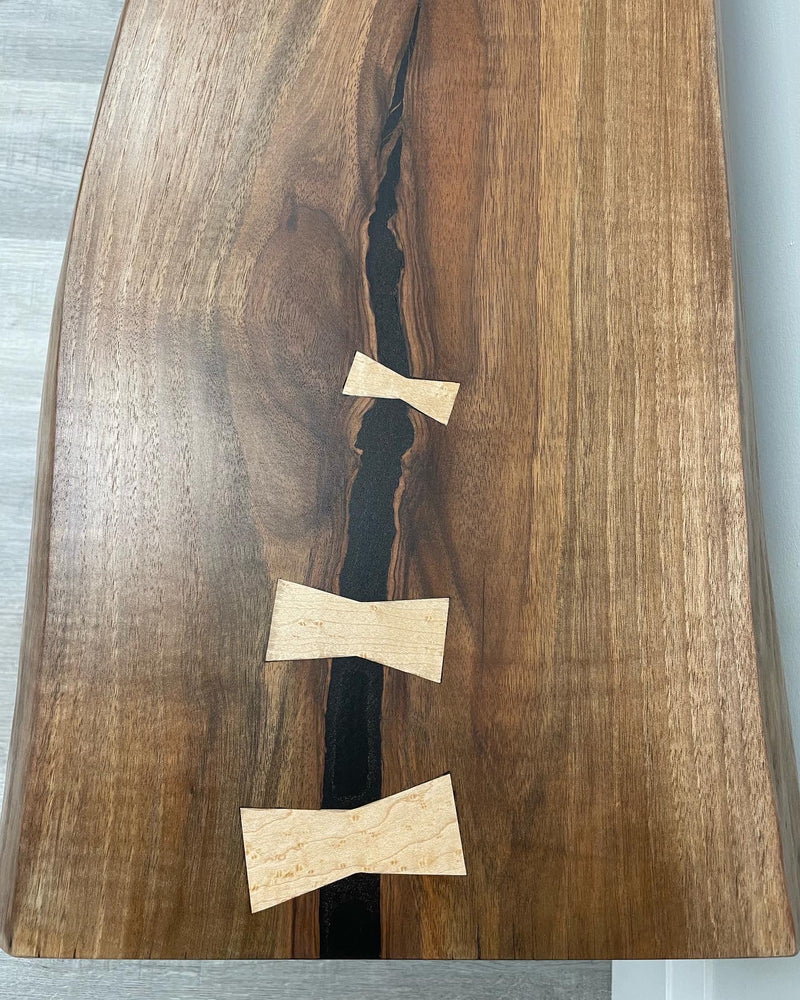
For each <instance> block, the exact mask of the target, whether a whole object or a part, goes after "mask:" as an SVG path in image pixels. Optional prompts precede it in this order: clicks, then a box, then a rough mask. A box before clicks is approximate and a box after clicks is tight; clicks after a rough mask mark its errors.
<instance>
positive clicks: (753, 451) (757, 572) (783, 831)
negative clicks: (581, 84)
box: [730, 208, 800, 957]
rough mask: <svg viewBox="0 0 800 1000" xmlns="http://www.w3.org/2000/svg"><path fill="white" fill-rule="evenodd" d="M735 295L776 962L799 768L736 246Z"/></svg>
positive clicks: (798, 853) (793, 913) (797, 857)
mask: <svg viewBox="0 0 800 1000" xmlns="http://www.w3.org/2000/svg"><path fill="white" fill-rule="evenodd" d="M730 221H731V230H732V233H733V234H734V236H735V233H736V220H735V216H734V212H733V209H732V208H731V209H730ZM733 247H734V251H733V259H734V282H733V284H734V294H735V297H736V362H737V367H738V370H739V379H738V382H739V406H740V414H741V436H742V448H741V451H742V472H743V478H744V488H745V496H746V505H745V506H746V512H747V545H748V563H749V573H750V599H751V603H752V610H753V625H754V628H753V632H754V637H755V646H756V664H757V668H758V689H759V694H760V697H761V713H762V719H763V724H762V730H763V732H764V741H765V744H766V750H767V754H766V756H767V762H768V765H769V770H770V775H771V777H772V787H773V795H772V807H773V809H774V812H775V818H776V822H777V826H778V829H779V831H780V840H781V852H782V861H783V877H784V884H785V886H786V895H787V898H788V911H789V912H788V918H789V921H790V923H791V924H792V927H793V936H792V941H791V942H789V943H788V945H787V946H786V947H784V948H779V949H776V951H775V956H776V957H782V956H791V955H796V954H797V953H798V950H800V935H798V930H799V929H800V928H798V921H800V786H798V779H797V769H796V767H795V759H796V758H795V748H794V740H793V738H792V727H791V720H790V718H789V703H788V698H787V692H786V679H785V676H784V672H783V665H782V662H781V651H780V641H779V638H778V629H777V623H776V621H775V607H774V602H773V597H772V582H771V580H770V573H769V559H768V555H767V543H766V536H765V532H764V511H763V506H762V502H761V488H760V485H759V473H758V442H757V439H756V426H755V411H754V405H753V391H752V381H751V377H750V354H749V347H748V343H747V336H746V322H745V316H744V308H743V304H742V297H741V272H740V268H739V261H738V258H737V256H736V249H735V248H736V242H735V239H734V241H733Z"/></svg>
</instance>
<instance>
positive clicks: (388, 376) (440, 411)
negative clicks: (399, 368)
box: [342, 351, 458, 424]
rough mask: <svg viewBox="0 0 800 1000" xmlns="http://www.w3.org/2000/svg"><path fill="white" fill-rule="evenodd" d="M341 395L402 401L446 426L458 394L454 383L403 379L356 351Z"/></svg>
mask: <svg viewBox="0 0 800 1000" xmlns="http://www.w3.org/2000/svg"><path fill="white" fill-rule="evenodd" d="M342 392H343V393H344V394H345V396H379V397H381V398H383V399H402V400H405V402H406V403H408V404H409V406H413V407H414V409H416V410H419V411H420V412H421V413H425V414H427V416H429V417H433V419H434V420H438V421H439V423H440V424H447V422H448V421H449V420H450V414H451V413H452V412H453V404H454V403H455V401H456V395H457V393H458V383H457V382H438V381H437V380H436V379H421V378H406V377H405V376H404V375H398V373H397V372H393V371H392V370H391V368H387V367H386V366H385V365H382V364H380V362H378V361H375V360H373V359H372V358H368V357H367V356H366V354H362V353H361V351H356V356H355V357H354V358H353V363H352V365H351V366H350V371H349V372H348V373H347V381H346V382H345V384H344V389H342Z"/></svg>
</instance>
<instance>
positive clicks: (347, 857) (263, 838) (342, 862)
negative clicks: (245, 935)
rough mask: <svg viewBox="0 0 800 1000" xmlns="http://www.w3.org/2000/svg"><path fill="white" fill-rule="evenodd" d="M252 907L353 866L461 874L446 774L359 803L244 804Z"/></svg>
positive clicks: (326, 881) (461, 861) (365, 869)
mask: <svg viewBox="0 0 800 1000" xmlns="http://www.w3.org/2000/svg"><path fill="white" fill-rule="evenodd" d="M241 819H242V834H243V836H244V851H245V859H246V862H247V881H248V885H249V888H250V905H251V907H252V910H253V912H254V913H255V912H256V911H258V910H263V909H266V908H267V907H270V906H276V905H277V904H278V903H283V902H285V901H286V900H288V899H292V898H293V897H295V896H299V895H301V894H302V893H305V892H311V891H312V890H313V889H319V888H320V887H321V886H323V885H328V884H329V883H331V882H335V881H337V880H339V879H342V878H346V877H347V876H348V875H353V874H355V873H356V872H373V873H377V874H386V875H389V874H391V875H466V873H467V872H466V868H465V866H464V853H463V851H462V848H461V837H460V835H459V829H458V816H457V815H456V805H455V800H454V799H453V786H452V782H451V780H450V775H449V774H445V775H443V776H442V777H441V778H435V779H434V780H433V781H428V782H426V783H425V784H423V785H417V786H416V787H415V788H408V789H406V790H405V791H403V792H398V793H397V794H396V795H390V796H388V797H387V798H385V799H380V800H379V801H377V802H371V803H369V804H368V805H365V806H359V808H357V809H319V810H308V809H242V810H241Z"/></svg>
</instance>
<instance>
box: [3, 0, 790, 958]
mask: <svg viewBox="0 0 800 1000" xmlns="http://www.w3.org/2000/svg"><path fill="white" fill-rule="evenodd" d="M716 74H717V67H716V58H715V49H714V21H713V10H712V0H677V2H676V0H616V2H611V0H583V2H581V0H577V2H575V0H569V2H567V0H458V2H456V0H422V2H421V3H420V4H419V6H418V5H417V3H416V0H391V2H388V0H348V2H347V3H336V2H333V0H257V2H256V0H230V2H226V3H220V2H216V0H129V2H128V4H127V6H126V8H125V12H124V15H123V19H122V23H121V27H120V32H119V35H118V40H117V43H116V47H115V51H114V54H113V57H112V60H111V63H110V68H109V73H108V76H107V80H106V85H105V87H104V91H103V96H102V100H101V104H100V109H99V112H98V118H97V122H96V126H95V130H94V136H93V139H92V143H91V148H90V151H89V156H88V161H87V165H86V171H85V176H84V180H83V184H82V187H81V192H80V197H79V200H78V206H77V211H76V216H75V222H74V227H73V231H72V235H71V239H70V243H69V247H68V251H67V255H66V260H65V265H64V271H63V279H62V284H61V289H60V292H59V297H58V302H57V305H56V310H55V319H54V325H53V336H52V346H51V352H50V358H49V365H48V371H47V378H46V384H45V391H44V400H43V409H42V425H41V435H40V449H39V475H38V485H37V493H36V515H35V524H34V531H33V542H32V556H31V571H30V585H29V592H28V601H27V611H26V619H25V628H24V639H23V648H22V661H21V672H20V688H19V694H18V703H17V712H16V719H15V726H14V736H13V745H12V755H11V765H10V774H9V784H8V792H7V796H6V801H5V806H4V814H3V825H2V862H1V864H2V872H1V876H0V884H1V886H2V934H3V941H4V944H5V947H6V948H7V949H9V950H10V951H12V952H14V953H15V954H18V955H54V956H64V955H77V956H108V957H119V958H122V957H146V956H152V957H183V956H189V957H209V958H211V957H213V958H237V957H251V956H252V957H256V956H257V957H265V958H269V957H288V956H297V957H315V956H319V955H323V956H327V957H335V956H345V957H352V956H365V957H375V956H383V957H385V958H419V957H425V958H477V957H484V958H514V957H517V958H542V959H544V958H548V959H552V958H600V957H606V958H607V957H614V958H645V957H663V956H671V957H694V956H698V957H699V956H705V957H711V956H725V955H773V954H787V953H790V952H793V951H794V950H795V948H796V945H797V938H796V929H795V914H796V912H797V910H796V907H797V902H798V857H797V855H798V849H797V820H798V793H797V784H796V777H795V771H794V764H793V756H792V746H791V737H790V734H789V729H788V724H787V718H786V711H785V705H784V691H783V681H782V677H781V672H780V665H779V661H778V650H777V643H776V639H775V630H774V626H773V619H772V607H771V599H770V592H769V581H768V574H767V567H766V561H765V554H764V544H763V539H762V530H761V523H760V513H759V500H758V489H757V479H756V471H755V470H756V454H755V444H754V441H753V434H752V425H751V413H750V406H749V395H748V386H747V373H746V353H745V352H738V351H737V343H736V335H735V329H734V317H733V281H732V267H731V252H730V242H729V228H728V213H727V205H726V189H725V179H724V170H723V156H722V142H721V132H720V115H719V100H718V91H717V75H716ZM356 351H360V352H361V353H363V354H364V355H365V356H366V357H367V358H371V359H373V360H374V361H377V362H379V363H380V364H381V365H383V366H385V367H386V368H388V369H390V370H391V371H393V372H395V373H397V374H398V375H400V376H402V377H403V378H406V379H407V378H421V379H429V380H434V381H437V382H451V383H455V384H458V385H459V386H460V388H459V390H458V396H457V398H456V399H455V405H454V407H453V410H452V415H451V416H450V419H449V424H448V425H447V426H445V425H444V424H442V423H437V422H436V420H432V419H431V418H430V417H429V416H426V415H425V414H424V413H421V412H419V411H418V410H417V409H414V408H411V407H409V406H408V405H407V403H406V402H404V401H403V400H402V399H385V398H379V399H374V400H373V399H371V398H369V397H368V396H349V395H345V394H343V392H342V389H343V386H344V384H345V380H346V379H347V376H348V372H349V370H350V366H351V364H352V362H353V359H354V356H355V352H356ZM737 353H740V354H741V356H740V357H739V358H738V379H737ZM397 385H400V383H397ZM740 399H741V400H742V404H743V405H742V406H741V409H740ZM278 580H286V581H292V582H294V583H298V584H301V585H303V586H306V587H313V588H315V589H317V590H320V591H325V592H327V593H329V594H335V595H339V596H341V597H345V598H348V599H350V600H353V601H365V602H383V601H392V600H422V599H425V600H429V599H445V598H449V602H450V603H449V616H448V621H447V638H446V644H445V648H444V661H443V672H442V678H441V684H435V683H431V681H430V680H428V679H426V678H425V677H420V676H416V675H414V674H413V673H409V672H407V671H403V670H393V669H388V668H386V669H385V668H383V667H380V666H378V665H376V664H374V663H371V662H369V661H367V660H363V659H356V658H343V659H337V660H334V661H332V662H331V661H326V660H310V661H307V662H302V663H298V662H277V663H276V662H270V663H265V662H264V660H265V653H266V649H267V643H268V631H269V623H270V620H271V615H272V606H271V602H272V600H273V598H274V594H275V590H276V586H277V581H278ZM447 774H449V775H450V776H451V780H452V788H453V794H454V802H455V807H456V810H457V817H458V827H459V830H460V838H461V844H462V845H463V856H464V865H465V868H466V875H461V876H456V877H453V876H452V875H447V874H435V875H430V874H425V875H407V874H390V875H383V876H381V875H376V874H355V875H353V876H351V877H350V878H348V879H345V880H344V881H339V882H336V883H333V884H332V885H328V886H326V887H325V888H323V889H322V890H320V891H318V892H311V893H304V894H302V895H298V896H296V897H295V898H293V899H290V900H288V901H286V902H281V903H280V904H279V905H274V906H269V908H267V909H264V910H263V911H261V912H256V913H251V908H250V901H249V899H248V887H247V872H246V867H245V855H244V846H243V840H242V830H241V828H240V809H244V810H259V809H263V810H274V809H286V810H309V809H311V810H317V809H321V808H324V809H341V810H345V809H348V810H349V809H352V810H359V809H360V808H361V807H362V806H365V805H367V804H368V803H370V802H376V801H378V800H379V799H383V798H387V797H389V796H392V795H399V793H401V792H404V791H405V790H408V789H412V788H416V787H417V786H422V785H424V784H425V783H426V782H430V781H433V780H434V779H437V778H440V777H441V776H444V775H447ZM243 815H244V816H246V817H251V816H255V819H256V820H258V815H259V814H251V813H244V814H243ZM293 815H294V814H293ZM363 815H365V814H364V813H363V812H354V813H353V816H354V817H361V816H363ZM370 815H372V812H370ZM354 823H355V820H354ZM350 846H351V847H352V845H350ZM353 850H354V851H355V848H354V847H353ZM350 860H352V859H350ZM343 863H344V862H343ZM370 864H371V862H370ZM381 864H382V862H381ZM364 866H365V867H370V865H368V864H365V865H364ZM372 867H373V870H374V869H375V868H376V867H378V868H380V867H381V865H378V864H375V865H373V866H372ZM387 868H388V870H389V871H396V870H400V869H398V868H397V867H396V859H394V860H393V859H389V860H388V862H387V866H386V867H384V868H383V870H387ZM444 870H447V869H444ZM259 878H260V876H259Z"/></svg>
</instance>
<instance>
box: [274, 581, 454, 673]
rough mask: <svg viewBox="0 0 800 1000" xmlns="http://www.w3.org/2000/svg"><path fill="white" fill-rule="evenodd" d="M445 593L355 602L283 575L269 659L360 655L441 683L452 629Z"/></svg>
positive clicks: (276, 594) (277, 590)
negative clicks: (445, 649)
mask: <svg viewBox="0 0 800 1000" xmlns="http://www.w3.org/2000/svg"><path fill="white" fill-rule="evenodd" d="M448 604H449V600H448V598H446V597H440V598H432V599H429V600H415V601H377V602H372V603H368V602H363V601H351V600H349V599H348V598H346V597H339V596H337V595H336V594H326V593H325V592H324V591H321V590H314V589H313V588H312V587H303V586H301V585H300V584H298V583H290V582H289V581H288V580H278V586H277V587H276V590H275V603H274V604H273V607H272V622H271V624H270V630H269V640H268V642H267V656H266V659H267V661H268V662H269V661H274V660H318V659H329V658H330V657H333V656H361V657H363V658H364V659H366V660H373V661H374V662H375V663H381V664H383V665H384V666H386V667H393V668H394V669H395V670H405V671H407V672H408V673H410V674H416V675H417V676H418V677H425V678H427V680H429V681H436V682H437V683H438V682H439V681H440V680H441V679H442V660H443V658H444V641H445V634H446V631H447V608H448Z"/></svg>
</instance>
